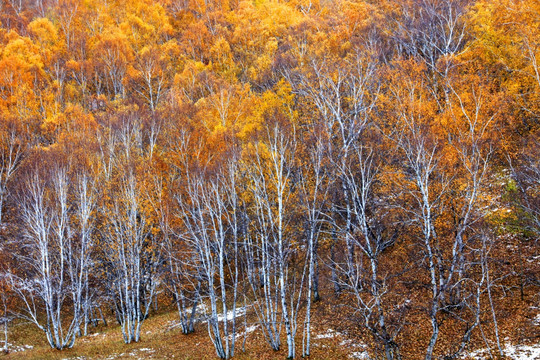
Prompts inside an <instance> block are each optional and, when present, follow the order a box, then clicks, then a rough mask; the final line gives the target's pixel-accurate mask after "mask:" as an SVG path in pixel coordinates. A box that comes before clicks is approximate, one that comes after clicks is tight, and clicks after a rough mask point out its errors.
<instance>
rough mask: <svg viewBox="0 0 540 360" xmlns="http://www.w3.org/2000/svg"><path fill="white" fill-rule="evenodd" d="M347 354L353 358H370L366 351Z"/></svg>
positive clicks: (367, 359)
mask: <svg viewBox="0 0 540 360" xmlns="http://www.w3.org/2000/svg"><path fill="white" fill-rule="evenodd" d="M349 356H350V357H352V358H353V359H366V360H369V359H370V357H369V354H368V353H367V351H355V352H353V353H351V354H350V355H349Z"/></svg>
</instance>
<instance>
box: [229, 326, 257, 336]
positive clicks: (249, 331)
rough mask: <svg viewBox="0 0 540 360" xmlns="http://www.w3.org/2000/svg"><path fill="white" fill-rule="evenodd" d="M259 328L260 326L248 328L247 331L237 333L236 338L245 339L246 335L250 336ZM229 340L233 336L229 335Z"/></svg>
mask: <svg viewBox="0 0 540 360" xmlns="http://www.w3.org/2000/svg"><path fill="white" fill-rule="evenodd" d="M258 327H259V325H252V326H248V327H247V328H246V331H244V332H241V333H237V334H236V338H237V339H238V338H241V337H244V336H245V335H248V334H249V333H252V332H254V331H255V330H256V329H257V328H258ZM229 339H232V335H229Z"/></svg>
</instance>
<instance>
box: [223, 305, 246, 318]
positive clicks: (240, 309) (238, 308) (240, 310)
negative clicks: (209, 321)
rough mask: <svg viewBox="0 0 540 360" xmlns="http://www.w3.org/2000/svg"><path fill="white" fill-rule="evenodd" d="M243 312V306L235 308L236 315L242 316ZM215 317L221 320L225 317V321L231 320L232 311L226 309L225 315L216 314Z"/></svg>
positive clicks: (244, 309) (244, 310)
mask: <svg viewBox="0 0 540 360" xmlns="http://www.w3.org/2000/svg"><path fill="white" fill-rule="evenodd" d="M245 313H246V308H245V307H244V306H242V307H237V308H236V317H239V316H243V315H244V314H245ZM217 319H218V321H223V320H225V319H227V321H231V320H232V319H233V311H232V310H229V311H227V316H223V315H222V314H218V317H217Z"/></svg>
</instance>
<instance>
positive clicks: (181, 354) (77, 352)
mask: <svg viewBox="0 0 540 360" xmlns="http://www.w3.org/2000/svg"><path fill="white" fill-rule="evenodd" d="M177 316H178V315H177V313H176V312H174V311H170V312H164V313H161V314H157V315H153V316H151V317H150V318H149V319H147V320H146V321H145V322H144V324H143V327H142V333H141V341H140V342H138V343H132V344H125V343H124V341H123V340H122V335H121V332H120V328H119V326H118V325H117V324H116V323H113V322H112V321H111V322H110V324H109V326H107V327H105V326H98V327H96V328H94V327H90V331H91V332H92V333H91V334H90V335H89V336H86V337H82V338H78V339H77V341H76V343H75V346H74V347H73V348H72V349H66V350H63V351H58V350H54V349H51V348H50V347H49V346H48V345H47V344H46V342H45V338H44V334H43V333H41V332H40V331H39V330H37V328H35V327H33V326H32V325H29V324H24V323H18V324H16V325H14V326H13V328H12V334H11V339H10V340H11V342H12V343H14V344H15V345H19V346H20V345H33V346H34V348H33V349H29V350H25V351H21V352H12V353H10V354H8V355H7V356H3V357H1V358H3V359H6V360H8V359H9V360H11V359H44V360H45V359H111V360H112V359H134V358H136V359H217V356H216V355H215V351H214V348H213V346H212V343H211V342H210V339H209V337H208V332H207V328H206V325H205V324H204V323H199V324H197V326H196V332H195V333H193V334H190V335H183V334H182V333H181V331H180V329H179V328H178V327H172V326H171V325H173V324H174V322H175V321H176V320H177ZM248 320H253V319H248ZM239 322H240V323H241V324H240V325H239V327H240V328H239V330H238V333H240V334H243V319H239ZM327 330H328V329H324V328H323V327H319V328H317V329H315V330H314V334H315V336H316V334H324V333H326V331H327ZM243 340H244V337H243V336H242V337H240V338H238V339H237V344H236V354H235V359H240V360H247V359H257V360H268V359H284V358H285V357H286V342H285V341H284V342H283V346H282V350H281V351H278V352H275V351H272V350H271V349H270V348H269V346H268V344H267V343H266V341H265V339H264V337H263V334H262V333H261V331H260V329H256V330H255V331H253V332H251V333H249V334H248V335H247V341H246V344H245V351H242V343H243ZM283 340H285V339H283ZM297 343H298V346H299V347H301V344H302V339H301V334H300V335H299V339H298V342H297ZM313 343H314V346H312V355H311V357H310V358H312V359H345V358H348V357H349V354H351V353H352V352H354V351H358V350H359V348H358V347H356V346H355V344H354V342H352V341H348V340H346V339H345V338H344V337H343V336H339V335H338V336H334V337H331V336H328V337H323V338H319V339H314V340H313ZM297 354H298V357H300V356H299V355H300V354H301V348H299V349H298V351H297Z"/></svg>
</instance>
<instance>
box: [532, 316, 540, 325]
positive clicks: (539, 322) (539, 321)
mask: <svg viewBox="0 0 540 360" xmlns="http://www.w3.org/2000/svg"><path fill="white" fill-rule="evenodd" d="M533 324H534V325H536V326H540V314H538V315H536V316H535V317H534V319H533Z"/></svg>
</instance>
